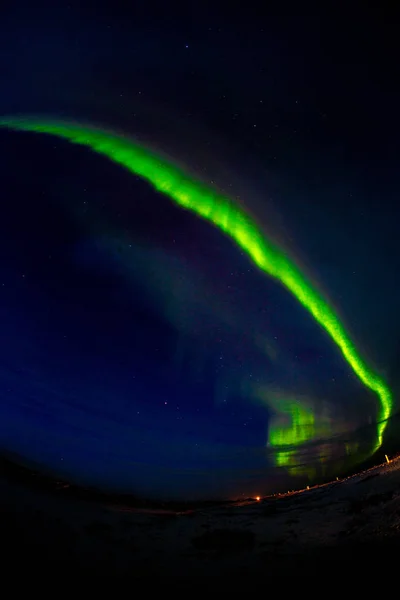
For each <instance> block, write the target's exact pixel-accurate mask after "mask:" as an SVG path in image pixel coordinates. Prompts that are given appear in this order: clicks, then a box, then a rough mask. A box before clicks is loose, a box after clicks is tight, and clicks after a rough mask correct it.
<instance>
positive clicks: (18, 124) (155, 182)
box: [0, 117, 393, 452]
mask: <svg viewBox="0 0 400 600" xmlns="http://www.w3.org/2000/svg"><path fill="white" fill-rule="evenodd" d="M0 127H3V128H9V129H12V130H21V131H32V132H36V133H45V134H50V135H54V136H57V137H59V138H63V139H65V140H68V141H69V142H71V143H73V144H80V145H83V146H88V147H89V148H91V149H92V150H93V151H94V152H97V153H98V154H102V155H104V156H106V157H107V158H109V159H110V160H112V161H113V162H115V163H118V164H120V165H123V166H124V167H125V168H126V169H128V170H129V171H130V172H131V173H134V174H135V175H139V176H140V177H142V178H143V179H145V180H147V181H148V182H149V183H150V184H151V185H152V186H153V187H154V188H155V189H156V190H157V191H158V192H161V193H163V194H166V195H167V196H168V197H169V198H170V199H171V200H173V201H174V202H175V203H176V204H178V205H179V206H181V207H183V208H185V209H187V210H190V211H192V212H193V213H195V214H196V215H198V216H200V217H203V218H204V219H206V220H207V221H209V222H211V223H212V224H213V225H215V226H216V227H218V228H219V229H220V230H221V231H223V232H224V233H225V234H226V235H228V236H229V237H230V238H231V239H232V240H234V241H235V242H236V243H237V244H238V245H239V246H240V248H241V249H242V250H243V252H245V253H246V254H247V255H248V256H249V257H250V259H251V260H252V261H253V262H254V263H255V264H256V265H257V266H258V267H259V268H260V269H261V270H262V271H264V272H265V273H267V274H268V275H270V276H271V277H273V278H275V279H278V280H279V281H280V282H281V284H282V285H283V286H284V287H285V288H286V289H287V290H289V291H290V292H291V293H292V294H293V295H294V296H295V297H296V298H297V300H298V301H299V302H300V303H301V304H302V305H303V306H304V307H305V308H306V309H307V310H308V311H309V312H310V313H311V315H312V316H313V317H314V319H315V320H316V321H317V322H318V323H319V324H320V325H321V326H322V327H323V328H324V329H325V331H326V332H327V333H328V334H329V336H330V337H331V338H332V340H333V341H334V342H335V343H336V345H337V346H338V347H339V349H340V351H341V353H342V354H343V356H344V358H345V360H346V361H347V362H348V364H349V365H350V367H351V368H352V369H353V371H354V373H355V374H356V375H357V376H358V378H359V379H360V380H361V381H362V383H363V384H364V385H365V386H366V387H367V388H369V389H371V390H372V391H374V392H375V393H376V394H377V396H378V398H379V415H378V419H377V421H378V424H377V432H376V443H375V446H374V449H373V452H375V451H376V450H377V449H378V448H379V447H380V446H381V445H382V442H383V433H384V431H385V428H386V425H387V420H388V418H389V417H390V415H391V411H392V405H393V399H392V394H391V392H390V390H389V388H388V387H387V385H386V384H385V382H384V381H383V380H382V379H381V378H380V377H379V376H378V375H376V374H374V373H373V372H372V371H371V369H370V368H369V367H368V366H367V364H366V363H365V362H364V360H363V359H362V358H361V357H360V356H359V354H358V352H357V350H356V348H355V346H354V344H353V342H352V341H351V339H350V337H349V335H348V334H347V333H346V331H345V328H344V326H343V325H342V323H341V322H340V320H339V318H338V317H337V316H336V314H335V312H334V310H333V309H332V308H331V307H330V306H329V304H328V302H327V301H326V300H325V299H324V298H323V297H322V296H321V294H320V293H319V292H318V291H317V290H315V289H314V288H313V286H312V284H311V283H310V282H309V281H307V278H306V277H305V276H304V275H303V274H302V273H301V271H300V269H299V268H298V267H297V266H296V265H295V264H294V263H293V262H292V261H291V260H290V259H289V258H288V257H287V256H286V255H285V254H284V252H283V251H282V250H280V249H279V248H278V247H277V246H275V244H273V243H271V242H270V241H269V240H268V239H266V238H265V236H264V235H263V234H262V232H261V231H260V230H259V229H258V227H257V225H256V224H255V223H254V222H253V220H252V218H251V217H250V216H249V215H247V214H246V212H245V211H244V210H243V209H242V208H241V207H239V206H238V205H236V204H234V203H233V202H232V201H231V200H230V199H229V198H228V197H225V196H223V195H221V194H219V193H217V192H216V191H214V190H212V189H210V188H208V187H207V186H206V185H204V184H202V183H200V182H197V181H195V180H193V179H192V178H191V177H190V176H189V175H188V174H186V173H185V172H184V171H182V170H181V169H179V168H177V167H176V166H175V165H173V164H172V163H169V162H167V161H166V160H165V159H164V158H162V157H161V156H158V155H156V154H154V153H153V152H151V151H150V150H148V149H146V148H144V147H143V146H140V145H138V144H136V143H135V142H133V141H132V140H131V139H129V138H126V137H123V136H121V135H119V134H116V133H113V132H109V131H104V130H99V129H95V128H91V127H88V126H84V125H81V124H78V123H74V122H71V123H68V122H65V121H57V120H54V121H52V120H47V119H46V120H44V121H42V120H40V119H36V118H21V117H18V118H16V117H11V118H3V119H1V120H0Z"/></svg>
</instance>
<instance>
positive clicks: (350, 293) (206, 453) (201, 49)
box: [0, 2, 400, 497]
mask: <svg viewBox="0 0 400 600" xmlns="http://www.w3.org/2000/svg"><path fill="white" fill-rule="evenodd" d="M88 4H89V3H88ZM136 4H137V5H138V6H139V8H135V9H130V8H127V7H126V3H118V2H112V3H105V4H104V6H107V9H105V8H104V9H102V8H99V9H96V10H95V9H90V8H86V3H84V2H83V3H82V2H80V3H75V2H69V3H68V4H66V3H65V4H64V3H57V7H56V8H54V6H53V7H51V4H49V6H50V8H49V9H48V10H45V9H43V10H42V9H40V10H38V9H37V8H36V7H35V8H33V7H31V4H30V3H25V2H21V3H18V2H17V3H13V5H12V8H11V9H1V11H2V12H1V13H0V84H1V89H2V94H1V97H0V113H1V114H17V113H18V114H19V113H28V114H41V115H50V116H52V117H57V118H59V119H64V118H73V119H78V120H82V121H83V122H93V123H95V124H102V125H105V126H106V127H108V128H111V129H116V130H119V131H124V132H126V133H129V135H131V136H132V137H133V138H135V139H137V140H139V141H141V142H143V143H145V144H146V145H148V146H150V147H151V148H153V149H154V150H156V151H158V152H160V153H162V154H163V155H164V156H167V157H168V158H169V159H170V160H172V161H173V162H176V163H177V164H179V165H181V166H182V167H183V168H185V169H188V170H190V172H191V173H192V174H194V175H195V176H196V177H197V178H199V179H201V180H202V181H205V182H207V183H209V184H210V185H214V186H217V187H218V188H219V189H221V190H223V191H224V193H226V194H227V195H229V196H230V197H231V198H232V199H234V200H236V201H238V202H239V203H240V204H241V205H242V206H243V207H245V209H246V210H248V211H250V212H251V214H252V215H253V216H254V217H255V219H256V220H257V222H258V223H259V225H260V226H261V227H262V229H263V231H264V232H265V234H266V235H268V236H271V237H273V238H274V240H275V241H276V242H277V243H279V244H281V245H282V247H283V248H285V251H287V252H289V253H290V256H292V257H293V258H294V259H295V261H296V262H297V263H298V264H299V265H300V266H301V267H302V268H304V269H305V270H306V271H307V273H308V274H309V275H310V277H311V279H312V281H313V282H314V283H315V285H317V286H318V288H319V289H321V290H322V291H323V293H324V294H325V296H326V297H327V298H328V299H329V301H330V303H331V304H332V305H333V306H334V307H335V308H336V310H337V312H338V314H339V315H340V316H341V318H343V322H344V323H345V325H346V328H347V329H348V331H349V332H350V333H351V335H352V338H353V340H354V342H355V344H356V346H357V348H358V350H359V351H360V354H362V356H363V357H364V358H365V360H366V361H367V362H368V364H369V365H370V366H371V367H372V369H373V370H374V372H376V373H379V374H380V375H381V376H383V377H385V379H386V380H387V381H389V382H390V385H391V386H392V387H393V389H394V390H395V391H396V390H397V389H398V377H397V376H396V367H397V365H398V361H399V358H398V353H399V350H398V348H399V334H400V327H399V326H400V318H399V315H398V308H397V307H398V304H399V300H400V289H399V286H398V282H397V273H398V267H399V262H400V250H399V249H398V239H397V230H398V218H399V204H398V196H399V181H398V156H399V141H398V140H399V135H398V134H399V117H398V106H399V100H400V98H399V86H398V67H397V64H396V56H398V54H399V47H398V46H399V42H398V39H397V38H398V36H397V24H396V23H395V22H394V21H393V20H392V19H388V18H384V16H381V15H379V14H374V15H369V14H360V13H358V14H357V15H354V16H353V15H351V14H348V15H346V16H345V17H343V15H340V18H339V16H337V17H335V16H332V15H328V14H326V15H319V16H316V15H315V16H304V15H303V16H299V15H292V16H271V15H266V14H264V15H262V14H259V13H257V12H256V11H255V10H254V11H253V10H248V11H247V10H245V9H243V8H242V11H241V12H235V11H234V10H233V11H232V10H231V9H230V10H229V12H225V11H223V10H222V9H221V10H218V8H213V9H210V10H205V9H204V8H202V4H201V3H199V4H198V5H197V4H193V6H192V4H191V10H190V14H189V11H187V12H184V11H183V12H182V11H181V10H177V9H176V8H175V7H174V6H172V8H169V9H168V11H165V9H163V5H162V4H161V5H160V6H158V5H157V4H155V3H143V6H142V5H141V3H136ZM0 153H1V157H2V160H1V163H0V173H1V182H2V183H1V185H2V190H1V196H2V205H1V209H0V215H1V218H0V230H1V235H0V318H1V321H2V338H1V344H0V360H1V362H0V376H1V379H0V411H1V426H0V436H1V437H0V440H1V445H2V447H3V448H5V449H7V450H12V451H16V452H19V453H20V454H22V455H24V456H26V457H29V458H30V459H31V460H34V461H36V462H39V463H40V464H42V465H43V466H45V467H47V468H51V469H53V470H55V471H57V472H60V473H63V474H67V475H68V476H73V477H75V478H78V479H79V480H80V481H83V482H85V483H95V484H96V485H102V486H112V487H114V488H115V487H118V488H122V489H127V490H129V491H134V492H139V493H151V494H156V495H163V496H166V495H171V496H174V495H180V496H184V497H189V496H190V497H192V496H193V497H200V496H202V497H206V496H209V495H231V496H232V495H239V494H241V493H245V494H250V493H255V492H258V491H260V492H263V491H271V490H272V491H273V490H274V489H275V488H274V486H275V487H276V486H278V485H281V484H282V481H284V482H286V480H287V473H286V471H282V470H278V469H273V466H274V459H273V458H271V456H269V455H268V453H267V452H266V450H265V447H266V443H267V440H268V432H269V431H270V428H271V423H272V422H273V419H274V418H276V414H278V413H279V406H280V407H282V406H283V407H284V406H286V404H285V403H287V401H288V400H293V401H296V402H300V404H301V405H303V404H304V403H305V405H306V406H307V407H309V408H310V409H312V411H313V412H314V413H315V415H317V417H318V423H320V422H321V423H323V424H324V426H322V425H321V426H318V427H317V432H316V436H317V437H318V435H319V437H321V436H322V437H325V438H330V437H331V436H332V435H333V434H335V433H340V432H343V431H346V432H350V431H352V430H354V428H356V427H357V426H360V425H364V424H365V423H367V422H370V421H373V420H374V419H375V418H376V398H375V397H374V395H373V394H371V393H369V392H368V391H367V390H366V389H365V388H364V387H363V386H362V384H361V383H360V382H359V381H358V379H357V378H356V377H355V376H354V374H353V373H352V371H351V369H350V368H349V367H348V365H347V364H346V363H345V362H344V361H343V359H342V358H341V357H340V355H339V353H338V351H337V349H336V347H335V346H334V344H333V343H332V341H331V340H330V339H328V338H327V337H326V335H325V334H324V333H323V331H322V330H321V329H320V328H319V327H318V326H317V325H316V324H315V323H314V321H313V320H312V318H311V317H310V315H309V314H308V313H306V312H305V311H304V309H302V308H301V307H300V306H299V305H298V303H297V302H296V301H295V299H294V298H292V297H291V296H290V295H289V294H288V293H287V292H286V291H285V290H283V289H281V288H280V287H279V285H277V283H276V282H275V281H272V280H271V279H270V278H268V277H267V276H266V275H265V274H261V273H260V272H258V271H257V269H256V268H255V267H254V265H252V264H251V262H250V261H249V259H248V258H246V257H245V256H243V254H242V253H241V252H240V251H239V250H238V249H237V248H236V247H235V246H234V245H233V243H232V242H231V241H230V240H228V239H225V238H224V237H223V236H222V234H221V233H220V232H218V231H217V230H215V229H213V228H212V227H211V226H210V225H209V224H208V223H204V222H202V221H200V220H199V219H197V218H196V217H195V216H193V215H192V214H189V213H185V212H183V211H182V210H180V209H178V208H176V207H174V206H173V205H172V204H171V203H170V201H169V200H168V199H167V198H165V197H161V196H159V195H157V194H156V193H155V192H154V191H152V190H151V188H150V187H149V186H148V184H146V183H144V182H142V181H140V180H139V179H137V178H136V177H133V176H132V175H131V174H129V173H127V172H125V171H124V170H122V169H121V168H120V167H117V166H115V165H113V164H111V163H110V162H109V161H107V160H106V159H104V158H101V157H99V156H96V155H94V154H93V153H91V152H90V151H88V150H86V149H81V148H77V147H73V146H70V145H68V144H67V143H66V142H62V141H60V140H56V139H54V138H49V137H45V136H40V135H33V134H26V133H25V134H24V133H18V134H17V133H13V132H10V131H2V132H1V133H0ZM395 404H396V400H395ZM396 406H397V404H396ZM327 424H328V425H327ZM317 434H318V435H317ZM285 478H286V479H285ZM282 485H286V483H284V484H282Z"/></svg>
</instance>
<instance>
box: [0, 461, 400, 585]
mask: <svg viewBox="0 0 400 600" xmlns="http://www.w3.org/2000/svg"><path fill="white" fill-rule="evenodd" d="M0 498H1V500H0V507H1V521H0V522H1V534H2V543H3V544H4V550H5V552H3V553H2V554H3V557H4V556H5V557H6V558H5V559H3V561H4V560H5V561H6V564H7V565H8V567H9V568H10V569H17V570H18V569H21V568H24V569H26V568H30V567H32V568H35V569H36V570H37V568H38V564H40V565H42V567H44V565H47V566H51V568H52V570H53V571H54V570H59V571H60V573H61V572H64V570H68V572H71V569H75V570H77V571H79V570H84V571H85V572H88V573H89V572H92V569H93V572H94V573H103V574H108V575H110V574H111V575H122V574H124V575H125V574H129V575H131V576H135V577H140V576H146V575H152V574H154V573H157V574H158V576H159V577H161V576H176V577H191V576H194V577H199V576H203V575H206V576H224V577H225V576H229V577H234V576H235V575H237V576H240V575H243V574H247V575H253V574H263V575H268V576H270V575H279V576H282V577H283V576H284V575H285V573H287V574H289V573H291V574H294V575H296V576H297V575H305V574H306V573H308V576H311V575H312V574H313V576H315V575H316V574H317V571H318V572H320V571H321V569H326V572H327V573H329V572H335V573H336V575H337V573H338V572H342V571H343V569H345V568H350V569H353V568H356V569H360V568H362V566H364V567H365V568H369V567H368V565H369V564H371V568H373V567H374V568H375V567H376V566H377V565H381V566H385V565H386V564H388V563H390V561H391V560H394V559H395V558H397V552H398V549H400V458H397V459H394V460H392V461H391V462H390V463H389V464H386V463H385V464H383V465H380V466H378V467H375V468H374V469H371V470H369V471H365V472H363V473H360V474H358V475H355V476H353V477H350V478H348V479H346V480H341V481H334V482H332V483H330V484H326V485H323V486H320V487H315V488H311V489H306V490H303V491H300V492H295V493H291V494H285V495H281V496H275V497H269V498H264V499H261V500H259V501H257V500H254V501H248V502H243V503H238V504H236V505H229V506H215V507H208V508H204V507H201V508H199V509H196V510H189V511H184V512H176V511H173V510H170V509H168V507H166V508H165V509H163V510H153V511H150V510H145V509H133V508H130V507H129V506H125V507H124V506H120V505H107V504H105V503H104V502H102V503H100V502H92V501H83V500H78V499H76V498H75V497H73V496H67V495H65V494H63V491H62V489H60V490H59V493H55V492H52V493H50V492H48V491H43V490H39V489H37V488H36V487H33V486H30V485H28V484H26V483H23V482H21V481H10V480H9V479H7V478H5V477H2V478H1V479H0ZM361 563H362V564H361ZM310 569H311V571H310ZM338 569H339V571H338Z"/></svg>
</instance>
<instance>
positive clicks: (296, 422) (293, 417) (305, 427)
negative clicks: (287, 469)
mask: <svg viewBox="0 0 400 600" xmlns="http://www.w3.org/2000/svg"><path fill="white" fill-rule="evenodd" d="M282 412H283V413H284V414H286V415H287V416H288V417H289V418H290V425H289V426H288V427H281V426H278V427H276V426H272V427H271V430H270V434H269V443H270V444H271V446H279V447H281V446H294V447H296V446H299V445H300V444H304V443H305V442H307V441H309V440H311V439H313V437H314V435H315V418H314V415H313V413H312V412H311V411H310V410H307V409H306V408H304V407H303V406H301V405H300V404H299V403H295V402H293V403H289V405H288V406H287V407H285V408H284V409H283V410H282Z"/></svg>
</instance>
